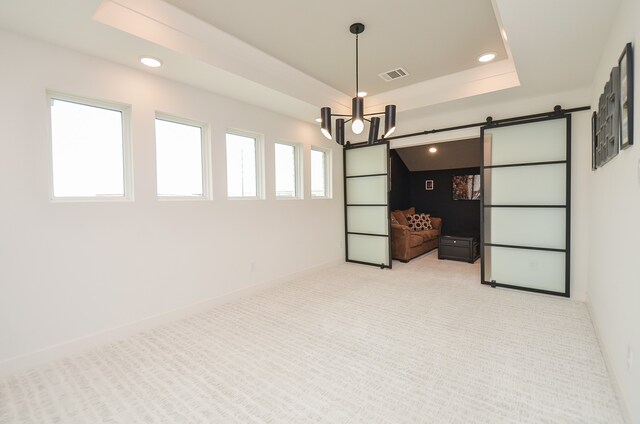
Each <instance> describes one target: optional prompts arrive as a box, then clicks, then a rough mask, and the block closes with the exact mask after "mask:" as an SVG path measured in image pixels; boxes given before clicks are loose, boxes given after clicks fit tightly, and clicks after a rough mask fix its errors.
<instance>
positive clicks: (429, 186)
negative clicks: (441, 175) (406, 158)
mask: <svg viewBox="0 0 640 424" xmlns="http://www.w3.org/2000/svg"><path fill="white" fill-rule="evenodd" d="M424 189H425V190H433V180H425V182H424Z"/></svg>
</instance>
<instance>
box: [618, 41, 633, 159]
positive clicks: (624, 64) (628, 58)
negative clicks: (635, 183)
mask: <svg viewBox="0 0 640 424" xmlns="http://www.w3.org/2000/svg"><path fill="white" fill-rule="evenodd" d="M618 65H619V66H618V68H619V69H620V95H619V96H618V108H619V110H620V113H619V117H620V118H619V122H620V148H621V149H626V148H627V147H629V146H631V145H632V144H633V48H632V46H631V43H627V45H626V46H625V47H624V50H623V51H622V55H620V59H619V60H618Z"/></svg>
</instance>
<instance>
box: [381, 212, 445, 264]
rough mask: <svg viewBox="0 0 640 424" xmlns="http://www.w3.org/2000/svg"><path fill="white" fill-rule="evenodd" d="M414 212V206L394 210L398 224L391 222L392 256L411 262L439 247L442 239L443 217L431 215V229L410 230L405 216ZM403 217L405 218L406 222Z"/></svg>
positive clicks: (393, 214)
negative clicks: (404, 209) (402, 209)
mask: <svg viewBox="0 0 640 424" xmlns="http://www.w3.org/2000/svg"><path fill="white" fill-rule="evenodd" d="M412 213H415V209H414V208H410V209H407V210H406V211H394V212H392V217H394V218H396V220H397V221H398V224H394V223H392V224H391V257H392V258H393V259H398V260H399V261H401V262H409V261H410V260H411V259H413V258H415V257H416V256H419V255H422V254H423V253H426V252H429V251H430V250H433V249H435V248H437V247H438V243H439V240H440V232H441V229H442V218H434V217H431V225H432V226H433V229H431V230H421V231H410V230H409V226H408V225H405V224H406V218H405V216H406V215H410V214H412ZM399 214H402V216H401V217H400V216H399ZM398 218H400V219H398ZM402 218H405V220H404V222H403V220H402Z"/></svg>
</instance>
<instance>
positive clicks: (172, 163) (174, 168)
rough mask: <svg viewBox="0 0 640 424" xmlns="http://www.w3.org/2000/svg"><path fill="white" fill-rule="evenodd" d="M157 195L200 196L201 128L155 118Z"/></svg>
mask: <svg viewBox="0 0 640 424" xmlns="http://www.w3.org/2000/svg"><path fill="white" fill-rule="evenodd" d="M156 162H157V165H156V173H157V189H158V196H202V195H203V188H202V128H200V127H196V126H194V125H186V124H181V123H178V122H172V121H166V120H163V119H156Z"/></svg>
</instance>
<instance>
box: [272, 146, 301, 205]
mask: <svg viewBox="0 0 640 424" xmlns="http://www.w3.org/2000/svg"><path fill="white" fill-rule="evenodd" d="M276 144H280V145H282V146H291V147H293V160H294V164H293V166H294V172H295V189H296V193H295V196H293V197H281V196H278V177H277V175H276V173H275V168H277V165H278V164H277V163H276V153H275V151H276V149H275V147H276ZM273 164H274V178H273V180H274V189H275V190H274V193H275V198H276V199H277V200H302V199H304V183H303V178H302V175H303V172H304V169H303V166H302V165H303V164H302V144H300V143H296V142H292V141H282V140H279V141H275V142H274V143H273Z"/></svg>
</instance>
